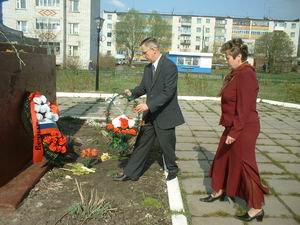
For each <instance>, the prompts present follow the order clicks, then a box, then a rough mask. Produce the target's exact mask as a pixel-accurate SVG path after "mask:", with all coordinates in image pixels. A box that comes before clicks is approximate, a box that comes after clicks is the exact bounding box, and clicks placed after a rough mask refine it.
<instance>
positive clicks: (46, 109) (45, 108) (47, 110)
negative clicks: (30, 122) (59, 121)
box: [40, 104, 50, 113]
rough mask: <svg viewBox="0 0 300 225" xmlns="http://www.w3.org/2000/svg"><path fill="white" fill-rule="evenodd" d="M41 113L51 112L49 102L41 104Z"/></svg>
mask: <svg viewBox="0 0 300 225" xmlns="http://www.w3.org/2000/svg"><path fill="white" fill-rule="evenodd" d="M40 111H41V113H45V112H50V108H49V106H48V105H47V104H44V105H41V109H40Z"/></svg>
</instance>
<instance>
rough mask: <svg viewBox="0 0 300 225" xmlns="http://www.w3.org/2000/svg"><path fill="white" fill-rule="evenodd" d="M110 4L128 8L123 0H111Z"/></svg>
mask: <svg viewBox="0 0 300 225" xmlns="http://www.w3.org/2000/svg"><path fill="white" fill-rule="evenodd" d="M110 4H112V5H113V6H116V7H118V8H126V6H125V4H124V3H123V2H122V1H121V0H110Z"/></svg>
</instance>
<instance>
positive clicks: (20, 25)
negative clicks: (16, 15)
mask: <svg viewBox="0 0 300 225" xmlns="http://www.w3.org/2000/svg"><path fill="white" fill-rule="evenodd" d="M17 30H19V31H22V32H27V21H17Z"/></svg>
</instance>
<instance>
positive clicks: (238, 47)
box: [221, 38, 248, 62]
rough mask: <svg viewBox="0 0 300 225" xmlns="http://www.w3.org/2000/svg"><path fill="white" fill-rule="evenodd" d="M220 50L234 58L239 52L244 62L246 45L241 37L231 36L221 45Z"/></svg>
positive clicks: (246, 52) (246, 50) (246, 53)
mask: <svg viewBox="0 0 300 225" xmlns="http://www.w3.org/2000/svg"><path fill="white" fill-rule="evenodd" d="M221 52H222V53H227V54H229V55H231V56H232V57H233V58H234V59H235V57H237V56H238V54H241V55H242V62H244V61H246V60H247V57H248V46H247V45H245V44H244V42H243V40H242V39H241V38H233V39H232V40H230V41H227V42H225V43H224V44H223V45H222V47H221Z"/></svg>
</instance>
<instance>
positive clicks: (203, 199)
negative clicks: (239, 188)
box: [199, 193, 225, 202]
mask: <svg viewBox="0 0 300 225" xmlns="http://www.w3.org/2000/svg"><path fill="white" fill-rule="evenodd" d="M218 199H220V201H224V200H225V194H224V193H223V194H221V195H220V196H218V197H213V195H212V194H210V195H209V196H207V197H205V198H200V199H199V200H200V201H201V202H214V201H216V200H218Z"/></svg>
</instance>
